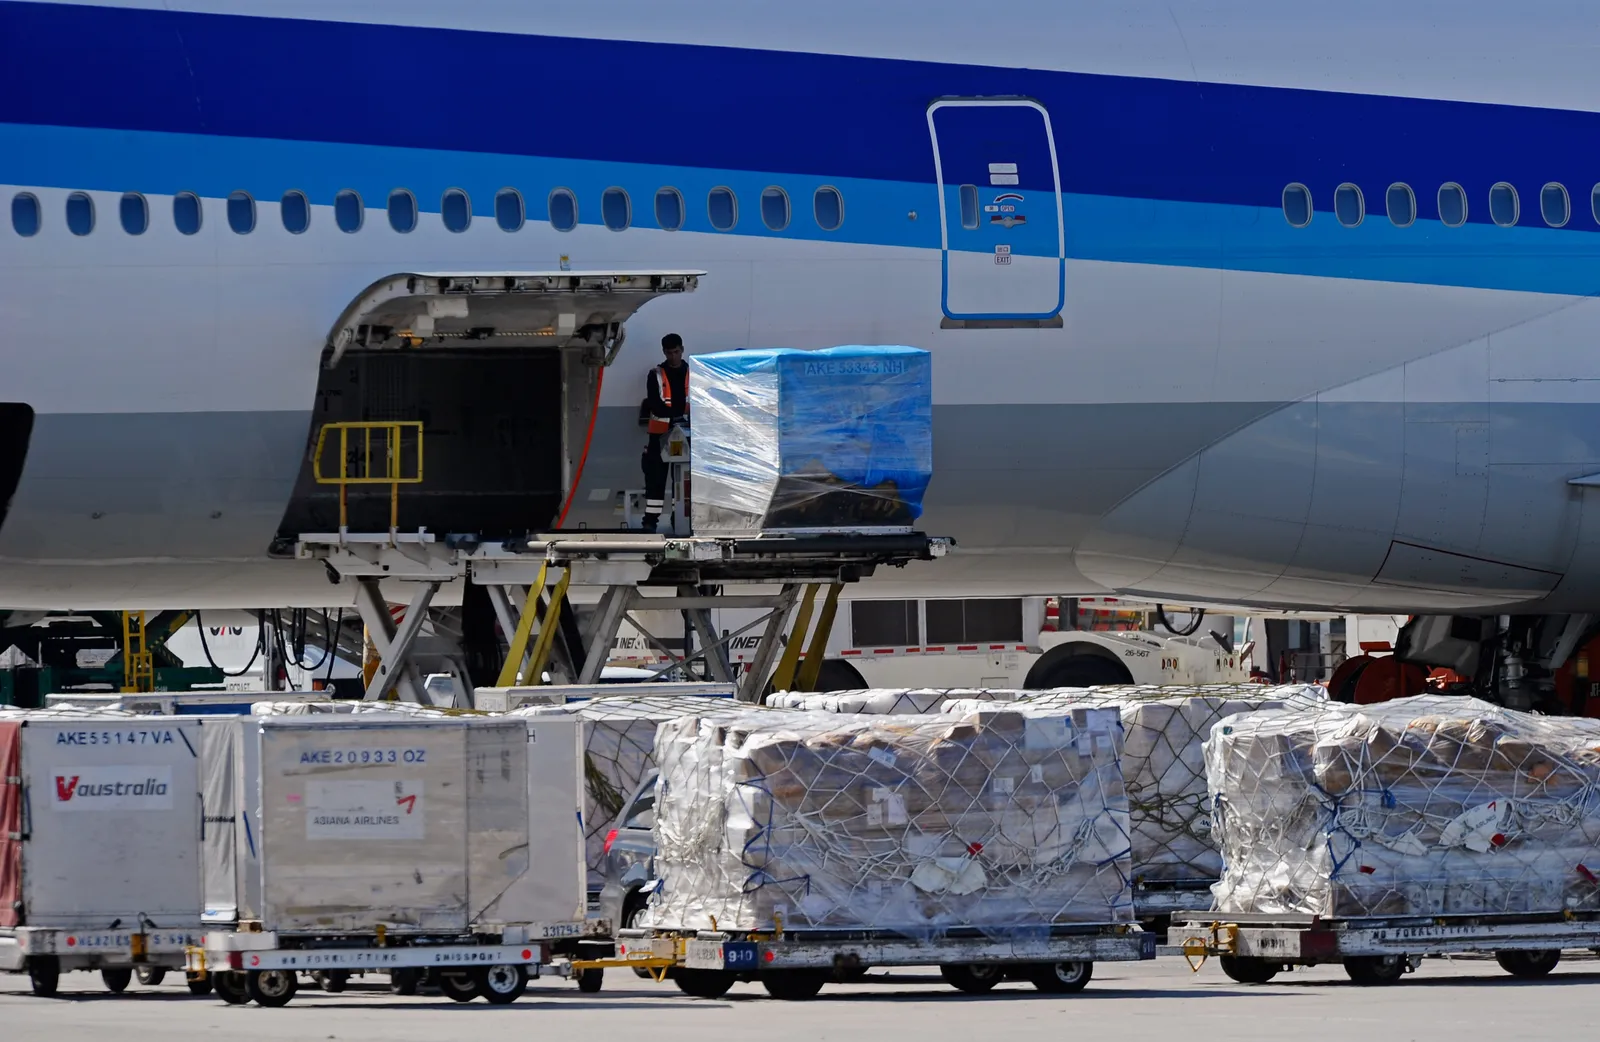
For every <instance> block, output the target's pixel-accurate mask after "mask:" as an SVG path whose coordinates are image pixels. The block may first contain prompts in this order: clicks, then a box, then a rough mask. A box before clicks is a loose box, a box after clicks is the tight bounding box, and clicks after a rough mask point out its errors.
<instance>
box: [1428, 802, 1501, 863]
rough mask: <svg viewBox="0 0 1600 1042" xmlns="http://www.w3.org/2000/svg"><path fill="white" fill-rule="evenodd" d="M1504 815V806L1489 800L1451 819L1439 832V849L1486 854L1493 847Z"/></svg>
mask: <svg viewBox="0 0 1600 1042" xmlns="http://www.w3.org/2000/svg"><path fill="white" fill-rule="evenodd" d="M1504 814H1505V804H1504V803H1503V802H1502V801H1500V800H1491V801H1489V802H1488V803H1485V804H1483V805H1482V806H1478V807H1473V808H1472V809H1471V810H1469V811H1467V812H1465V813H1464V814H1461V815H1459V816H1457V817H1455V818H1453V819H1451V820H1450V821H1449V822H1448V823H1447V824H1446V825H1445V827H1444V828H1443V829H1441V830H1440V832H1439V845H1440V846H1441V847H1466V848H1467V849H1468V850H1475V851H1477V852H1478V853H1480V854H1486V853H1488V852H1489V850H1490V849H1491V848H1492V847H1494V846H1495V845H1496V844H1495V841H1494V837H1495V835H1496V834H1497V833H1499V831H1500V820H1501V818H1502V817H1504Z"/></svg>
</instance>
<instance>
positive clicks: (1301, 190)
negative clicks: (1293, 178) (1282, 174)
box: [1283, 183, 1311, 228]
mask: <svg viewBox="0 0 1600 1042" xmlns="http://www.w3.org/2000/svg"><path fill="white" fill-rule="evenodd" d="M1283 219H1284V220H1286V221H1288V222H1289V224H1290V226H1292V227H1295V228H1304V227H1305V226H1306V225H1308V224H1310V223H1311V189H1309V188H1307V187H1306V186H1305V185H1303V184H1299V183H1296V184H1292V185H1288V186H1287V187H1285V188H1284V190H1283Z"/></svg>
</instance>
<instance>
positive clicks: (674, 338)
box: [661, 333, 683, 351]
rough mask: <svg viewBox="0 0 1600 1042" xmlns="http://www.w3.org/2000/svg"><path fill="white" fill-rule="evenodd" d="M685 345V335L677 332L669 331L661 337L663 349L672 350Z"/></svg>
mask: <svg viewBox="0 0 1600 1042" xmlns="http://www.w3.org/2000/svg"><path fill="white" fill-rule="evenodd" d="M682 346H683V337H681V336H679V335H678V334H676V333H668V334H667V335H666V336H664V337H662V338H661V350H663V351H671V350H672V349H673V348H677V347H682Z"/></svg>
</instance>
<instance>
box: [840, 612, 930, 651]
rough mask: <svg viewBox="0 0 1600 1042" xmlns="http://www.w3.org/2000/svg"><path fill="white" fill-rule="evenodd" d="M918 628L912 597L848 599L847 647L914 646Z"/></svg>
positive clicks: (917, 641)
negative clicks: (848, 638)
mask: <svg viewBox="0 0 1600 1042" xmlns="http://www.w3.org/2000/svg"><path fill="white" fill-rule="evenodd" d="M920 629H921V627H919V626H918V625H917V602H916V601H851V602H850V646H851V647H854V648H871V647H880V648H910V647H915V646H917V645H918V644H920V643H921V641H920V640H919V639H918V632H919V630H920Z"/></svg>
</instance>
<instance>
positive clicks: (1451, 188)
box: [1439, 181, 1467, 228]
mask: <svg viewBox="0 0 1600 1042" xmlns="http://www.w3.org/2000/svg"><path fill="white" fill-rule="evenodd" d="M1439 220H1440V221H1441V222H1443V223H1444V225H1445V226H1446V227H1447V228H1459V227H1461V226H1462V225H1463V224H1466V223H1467V193H1466V192H1465V191H1464V190H1463V189H1462V187H1461V186H1460V185H1458V184H1456V183H1455V182H1453V181H1452V182H1451V183H1450V184H1447V185H1441V186H1440V188H1439Z"/></svg>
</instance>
